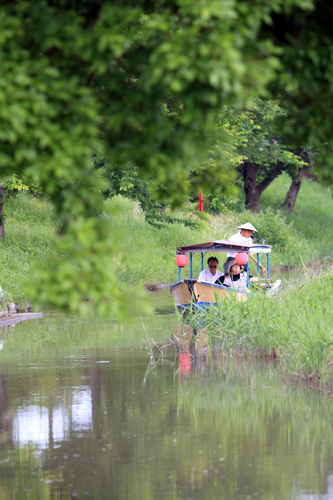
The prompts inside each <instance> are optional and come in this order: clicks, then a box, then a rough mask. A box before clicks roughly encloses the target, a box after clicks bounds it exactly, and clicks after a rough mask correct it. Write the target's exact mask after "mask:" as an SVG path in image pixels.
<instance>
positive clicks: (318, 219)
mask: <svg viewBox="0 0 333 500" xmlns="http://www.w3.org/2000/svg"><path fill="white" fill-rule="evenodd" d="M290 183H291V180H290V178H289V177H288V176H287V175H286V174H283V175H281V176H280V177H278V179H276V180H275V181H274V182H273V183H272V184H271V185H270V186H269V187H268V188H267V189H266V190H265V191H264V193H263V194H262V196H261V199H260V208H261V209H262V210H266V209H267V208H268V207H271V208H273V209H274V210H275V211H276V210H279V208H280V207H281V205H282V203H283V201H284V198H285V196H286V194H287V191H288V189H289V187H290ZM286 222H287V223H292V224H293V226H294V228H295V230H296V233H297V236H299V237H300V239H301V240H303V241H304V240H305V241H306V242H307V245H308V247H309V248H308V250H307V251H306V252H304V253H305V255H306V258H307V259H312V258H318V257H322V256H325V255H328V254H329V253H332V252H333V197H332V195H331V193H330V191H329V190H328V189H327V188H323V187H322V186H321V185H320V184H318V183H316V182H313V181H311V180H309V179H303V182H302V186H301V189H300V192H299V194H298V197H297V200H296V205H295V208H294V211H293V212H292V213H291V214H287V215H286Z"/></svg>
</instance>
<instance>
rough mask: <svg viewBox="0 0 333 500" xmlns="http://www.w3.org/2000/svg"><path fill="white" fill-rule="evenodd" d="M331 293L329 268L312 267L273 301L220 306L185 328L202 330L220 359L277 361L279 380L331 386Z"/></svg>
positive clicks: (259, 296)
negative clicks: (282, 377) (312, 270)
mask: <svg viewBox="0 0 333 500" xmlns="http://www.w3.org/2000/svg"><path fill="white" fill-rule="evenodd" d="M332 294H333V270H332V268H330V269H329V270H327V269H326V270H325V269H318V268H317V270H316V272H315V273H309V274H306V275H305V276H303V277H302V278H301V279H299V281H298V282H297V283H295V284H294V286H293V287H289V288H285V289H284V291H282V292H280V293H279V294H277V295H275V296H273V297H267V296H265V294H257V295H252V296H250V297H249V299H248V301H247V302H246V304H244V303H236V302H233V301H230V300H229V301H222V302H221V303H220V304H218V305H217V307H216V308H215V307H214V308H211V309H210V310H209V311H206V312H205V313H204V314H203V313H196V314H194V315H193V316H191V318H187V323H190V324H191V325H192V326H195V327H198V326H199V328H202V329H204V331H205V332H206V333H207V338H208V341H209V345H210V346H211V347H212V348H213V347H216V346H218V347H219V348H221V350H222V352H223V355H225V356H230V357H233V358H239V357H254V358H258V357H259V358H260V357H264V358H266V357H267V358H270V359H277V360H278V361H279V363H280V367H281V370H282V372H283V374H284V375H288V376H289V375H292V376H296V377H298V378H303V379H306V380H309V381H311V382H313V383H316V384H320V385H323V386H332V384H333V350H332V346H333V327H332V325H333V305H332ZM180 321H181V318H180ZM183 321H184V320H183ZM199 341H200V339H199V340H198V342H199Z"/></svg>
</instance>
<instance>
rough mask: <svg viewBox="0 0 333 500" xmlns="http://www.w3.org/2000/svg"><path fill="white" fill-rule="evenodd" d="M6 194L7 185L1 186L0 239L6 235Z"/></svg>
mask: <svg viewBox="0 0 333 500" xmlns="http://www.w3.org/2000/svg"><path fill="white" fill-rule="evenodd" d="M4 194H5V186H0V239H1V240H3V239H4V237H5V222H4V218H3V197H4Z"/></svg>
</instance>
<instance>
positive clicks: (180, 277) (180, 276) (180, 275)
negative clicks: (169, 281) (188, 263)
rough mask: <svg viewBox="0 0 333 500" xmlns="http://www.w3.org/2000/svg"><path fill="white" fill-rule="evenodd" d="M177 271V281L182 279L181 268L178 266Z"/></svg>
mask: <svg viewBox="0 0 333 500" xmlns="http://www.w3.org/2000/svg"><path fill="white" fill-rule="evenodd" d="M178 272H179V281H181V280H182V270H181V268H180V267H179V266H178Z"/></svg>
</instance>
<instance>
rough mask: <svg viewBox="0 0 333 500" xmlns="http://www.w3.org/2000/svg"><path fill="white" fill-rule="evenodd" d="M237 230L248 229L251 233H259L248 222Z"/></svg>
mask: <svg viewBox="0 0 333 500" xmlns="http://www.w3.org/2000/svg"><path fill="white" fill-rule="evenodd" d="M237 229H248V230H249V231H254V232H255V233H257V232H258V231H257V230H256V228H255V227H254V226H252V224H251V222H247V223H246V224H242V225H241V226H238V227H237Z"/></svg>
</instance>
